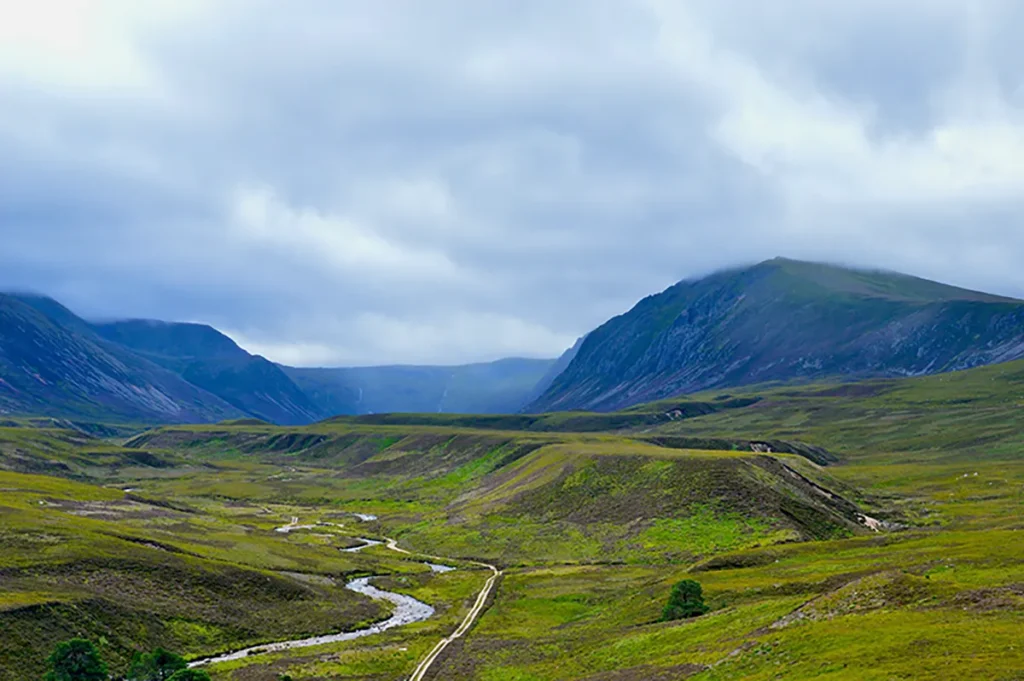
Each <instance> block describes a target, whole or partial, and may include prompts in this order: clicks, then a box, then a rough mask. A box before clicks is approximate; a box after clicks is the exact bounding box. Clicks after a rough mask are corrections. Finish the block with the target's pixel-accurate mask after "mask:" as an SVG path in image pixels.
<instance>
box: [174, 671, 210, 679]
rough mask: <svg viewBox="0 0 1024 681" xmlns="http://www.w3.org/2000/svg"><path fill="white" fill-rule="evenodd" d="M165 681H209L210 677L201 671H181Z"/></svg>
mask: <svg viewBox="0 0 1024 681" xmlns="http://www.w3.org/2000/svg"><path fill="white" fill-rule="evenodd" d="M167 681H210V675H209V674H207V673H206V672H205V671H203V670H202V669H182V670H181V671H180V672H175V673H174V675H173V676H171V678H169V679H168V680H167Z"/></svg>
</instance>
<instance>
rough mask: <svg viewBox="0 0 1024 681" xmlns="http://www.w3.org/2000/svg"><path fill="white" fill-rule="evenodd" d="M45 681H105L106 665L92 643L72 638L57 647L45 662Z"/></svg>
mask: <svg viewBox="0 0 1024 681" xmlns="http://www.w3.org/2000/svg"><path fill="white" fill-rule="evenodd" d="M46 662H47V664H48V665H49V666H50V671H48V672H47V673H46V681H107V678H108V677H107V665H106V664H104V662H103V660H102V659H100V654H99V651H98V650H96V646H94V645H93V644H92V641H87V640H85V639H84V638H73V639H71V640H70V641H65V642H63V643H60V644H58V645H57V647H56V648H55V649H54V651H53V654H52V655H50V657H49V658H48V659H47V660H46Z"/></svg>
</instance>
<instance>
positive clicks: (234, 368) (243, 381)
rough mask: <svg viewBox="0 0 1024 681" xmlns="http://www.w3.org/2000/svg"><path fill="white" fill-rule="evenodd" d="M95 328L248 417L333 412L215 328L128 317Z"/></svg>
mask: <svg viewBox="0 0 1024 681" xmlns="http://www.w3.org/2000/svg"><path fill="white" fill-rule="evenodd" d="M93 328H94V329H95V330H96V332H97V333H98V334H100V335H101V336H103V337H104V338H106V339H107V340H110V341H113V342H115V343H118V344H120V345H122V346H124V347H127V348H130V349H132V350H134V351H135V352H137V353H138V354H140V355H142V356H143V357H145V358H146V359H149V360H150V361H152V362H154V363H156V364H159V365H160V366H163V367H165V368H167V369H169V370H171V371H174V372H175V373H177V374H178V375H179V376H181V377H182V378H183V379H184V380H186V381H188V382H189V383H191V384H193V385H195V386H198V387H200V388H202V389H204V390H207V391H208V392H211V393H213V394H214V395H217V396H218V397H220V398H221V399H223V400H224V401H225V402H227V403H228V404H231V405H232V406H234V407H236V408H237V409H239V410H240V411H242V412H244V413H245V414H247V415H250V416H255V417H257V418H259V419H263V420H265V421H269V422H271V423H277V424H281V425H297V424H303V423H310V422H311V421H316V420H318V419H321V418H324V417H325V416H332V415H333V412H324V411H321V410H320V409H319V408H318V407H317V406H316V405H315V404H314V403H313V402H312V400H310V398H309V397H308V396H307V395H306V394H305V393H304V392H303V391H302V390H301V389H300V388H299V387H298V386H297V385H295V383H294V382H293V381H292V380H291V379H290V378H289V377H288V376H287V375H286V374H285V372H284V371H282V370H281V368H280V367H278V366H277V365H276V364H274V363H273V362H271V361H269V360H267V359H265V358H263V357H260V356H259V355H250V354H249V353H248V352H246V351H245V350H243V349H242V348H240V347H238V345H237V344H236V343H235V342H234V341H233V340H231V339H230V338H228V337H227V336H225V335H224V334H222V333H221V332H220V331H217V330H216V329H214V328H213V327H210V326H206V325H203V324H184V323H174V322H161V321H153V320H126V321H118V322H108V323H102V324H95V325H93Z"/></svg>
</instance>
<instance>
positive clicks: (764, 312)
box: [529, 259, 1024, 411]
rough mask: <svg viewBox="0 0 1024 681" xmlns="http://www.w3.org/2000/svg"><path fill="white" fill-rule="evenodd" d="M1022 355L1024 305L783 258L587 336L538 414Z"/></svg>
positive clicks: (692, 286) (689, 288) (664, 298)
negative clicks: (776, 383)
mask: <svg viewBox="0 0 1024 681" xmlns="http://www.w3.org/2000/svg"><path fill="white" fill-rule="evenodd" d="M1021 356H1024V302H1022V301H1018V300H1013V299H1009V298H1002V297H998V296H992V295H988V294H985V293H978V292H975V291H967V290H964V289H960V288H956V287H952V286H946V285H944V284H939V283H936V282H931V281H927V280H923V279H918V278H914V277H909V276H906V275H902V274H896V273H889V272H877V271H862V270H852V269H846V268H841V267H835V266H830V265H821V264H815V263H804V262H797V261H792V260H784V259H776V260H771V261H768V262H764V263H761V264H760V265H756V266H754V267H750V268H746V269H739V270H729V271H724V272H719V273H717V274H713V275H710V276H708V277H705V278H703V279H698V280H689V281H683V282H680V283H679V284H676V285H675V286H672V287H671V288H669V289H667V290H665V291H663V292H662V293H659V294H657V295H654V296H650V297H648V298H645V299H644V300H642V301H640V302H639V303H638V304H637V305H636V306H635V307H634V308H633V309H632V310H630V311H629V312H627V313H626V314H624V315H621V316H619V317H615V318H614V319H612V320H610V321H608V322H607V323H606V324H604V325H602V326H601V327H599V328H598V329H596V330H595V331H593V332H592V333H591V334H589V335H588V336H587V338H586V340H585V341H584V342H583V344H582V346H581V347H580V348H579V351H578V353H577V355H576V357H575V358H574V359H573V361H572V362H571V363H570V364H569V366H568V368H567V369H566V370H565V371H564V372H563V373H562V374H561V375H560V376H559V377H558V378H557V379H555V381H554V382H553V383H552V385H551V387H550V388H548V390H547V391H546V392H545V393H544V394H543V395H542V396H541V397H540V398H538V400H537V401H535V402H534V403H533V404H532V405H530V407H529V410H530V411H550V410H556V409H557V410H578V409H598V410H612V409H621V408H624V407H628V406H631V405H635V404H638V403H642V402H647V401H651V400H654V399H659V398H665V397H669V396H671V395H678V394H680V393H692V392H698V391H701V390H708V389H714V388H723V387H733V386H741V385H750V384H757V383H764V382H768V381H794V380H803V381H807V380H815V379H817V380H822V379H831V380H835V379H843V380H850V379H858V378H868V377H901V376H912V375H919V374H930V373H938V372H944V371H951V370H956V369H963V368H969V367H972V366H978V365H983V364H990V363H996V362H1001V361H1006V360H1011V359H1017V358H1020V357H1021Z"/></svg>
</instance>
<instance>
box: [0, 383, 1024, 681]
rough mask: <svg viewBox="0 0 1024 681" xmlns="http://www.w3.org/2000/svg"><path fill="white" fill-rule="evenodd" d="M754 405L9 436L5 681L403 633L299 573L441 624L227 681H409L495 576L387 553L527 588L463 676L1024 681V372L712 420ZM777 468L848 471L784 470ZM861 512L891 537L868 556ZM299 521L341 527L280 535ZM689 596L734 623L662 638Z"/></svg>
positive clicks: (2, 468)
mask: <svg viewBox="0 0 1024 681" xmlns="http://www.w3.org/2000/svg"><path fill="white" fill-rule="evenodd" d="M730 400H739V401H738V402H734V403H733V405H732V406H731V407H730V408H728V409H716V410H701V409H697V408H694V410H693V411H692V412H691V413H688V414H686V415H685V418H684V417H676V418H673V419H669V418H666V417H664V415H665V413H666V411H668V410H669V408H670V407H672V406H673V405H678V404H679V402H678V401H669V402H664V403H656V404H652V405H645V406H642V407H639V408H637V409H634V410H631V411H630V412H629V413H628V414H626V416H625V417H621V416H622V415H607V416H609V417H614V418H608V419H605V420H604V421H603V423H604V425H603V426H601V427H608V428H612V427H614V428H626V430H622V431H618V432H593V431H592V427H596V426H595V424H597V422H598V421H601V420H602V419H604V417H605V416H606V415H596V416H595V419H594V420H588V419H589V418H590V417H589V416H588V415H585V414H584V415H551V416H546V417H543V418H544V419H547V420H546V421H543V423H545V425H544V426H537V423H540V422H539V421H532V422H530V424H529V427H530V428H534V429H533V430H525V429H521V430H516V429H515V428H513V427H511V426H512V424H513V420H514V419H517V418H519V417H508V418H505V417H493V418H492V417H483V418H485V419H486V420H485V421H480V420H475V419H474V418H471V417H454V416H447V415H442V416H439V417H437V418H434V417H431V418H429V419H427V418H426V417H424V418H422V419H420V420H419V422H417V420H416V419H410V418H406V419H404V420H403V421H401V422H394V421H393V420H391V419H388V418H384V417H380V418H378V419H349V420H338V421H335V422H331V423H324V424H317V425H314V426H310V427H306V428H275V427H272V426H266V425H260V424H254V423H237V424H218V425H215V426H205V427H173V428H166V429H161V430H158V431H154V432H151V433H146V434H144V435H142V436H140V437H138V438H135V439H134V440H132V441H130V442H129V443H128V446H126V447H125V446H119V445H118V444H116V443H114V442H108V441H103V440H97V439H95V438H90V437H85V436H83V435H82V434H80V433H79V434H75V435H73V436H72V435H70V434H67V433H64V432H61V431H55V430H52V429H50V430H48V429H45V428H43V429H38V428H32V429H29V428H19V427H13V426H12V427H9V428H0V490H2V494H0V577H2V579H3V584H4V589H3V590H2V591H0V634H2V635H0V641H5V642H4V643H2V644H0V681H8V679H10V680H11V681H14V679H18V680H19V681H20V679H22V678H25V677H26V676H37V675H38V673H39V672H40V670H41V666H40V664H41V660H42V659H43V658H44V657H45V654H46V652H48V648H49V647H52V645H53V643H54V642H55V641H56V640H59V639H60V638H62V637H70V636H71V635H73V634H78V633H84V634H86V635H89V636H91V637H92V638H94V639H96V640H99V639H100V637H102V638H103V640H104V641H106V643H105V644H104V651H105V653H106V654H107V655H108V656H109V657H110V658H111V660H112V661H113V662H114V667H115V669H122V668H123V665H124V661H125V659H126V657H127V655H128V654H129V652H130V650H131V649H133V648H139V647H147V646H150V647H151V646H153V645H156V644H160V645H167V646H170V647H172V648H176V649H178V650H180V651H182V652H184V653H186V654H188V655H200V654H209V653H212V652H215V651H218V650H223V649H226V648H229V647H234V646H239V645H246V644H250V643H252V642H257V641H267V640H272V639H275V638H281V637H284V638H292V637H295V636H301V635H306V634H309V633H325V630H330V629H337V628H345V627H354V626H359V623H360V622H365V621H366V620H371V619H374V618H376V617H380V616H382V614H383V611H382V610H381V609H380V608H378V607H377V606H374V605H373V604H370V603H368V602H366V601H365V600H363V599H361V598H358V597H356V596H354V595H353V594H350V593H349V592H346V591H344V590H343V589H340V588H336V587H334V588H332V587H326V586H322V585H321V586H310V585H309V584H308V583H306V582H303V581H301V580H298V579H296V578H295V577H294V576H290V575H294V574H295V573H303V574H307V575H317V576H321V577H332V578H334V579H336V580H338V581H339V582H342V581H344V580H345V579H347V578H348V577H350V576H352V575H357V574H378V575H385V577H382V578H380V579H379V583H380V584H381V585H382V586H384V587H386V588H389V589H391V590H398V591H404V592H407V593H410V594H413V595H415V596H416V597H418V598H421V599H422V600H424V601H427V602H429V603H431V604H433V605H435V607H437V608H438V615H437V616H436V617H435V618H432V619H431V620H428V621H426V622H423V623H419V624H416V625H413V626H411V627H407V628H402V629H397V630H392V631H389V632H387V633H386V634H383V635H380V636H375V637H370V638H367V639H361V640H358V641H352V642H348V643H344V644H336V645H331V646H325V647H323V648H319V649H307V650H300V651H291V652H289V653H282V654H275V655H266V656H254V657H251V658H249V659H246V660H242V661H239V662H236V663H231V664H225V665H219V666H216V667H215V668H213V669H212V670H211V671H213V673H214V676H215V678H216V679H217V681H220V680H221V679H224V680H227V679H232V680H237V681H249V680H250V679H251V680H252V681H267V680H269V679H273V678H276V676H277V675H278V674H282V673H287V674H289V675H291V676H292V677H293V678H294V679H296V681H305V680H306V679H308V680H310V681H312V680H313V679H317V680H320V679H339V680H340V679H380V680H383V679H395V680H397V679H403V678H405V677H407V676H408V674H409V672H410V670H411V669H412V668H413V667H414V666H415V664H416V663H417V661H418V660H419V659H420V658H421V657H422V656H423V655H424V654H425V653H426V651H427V650H429V649H430V648H431V647H432V646H433V645H434V643H436V642H437V641H438V640H439V639H440V638H441V637H442V636H444V635H446V634H448V633H450V632H451V631H452V630H453V629H454V628H455V626H457V624H458V622H459V621H460V619H461V617H462V616H464V614H465V612H466V611H467V610H468V608H469V606H470V604H471V602H472V600H473V598H474V596H475V593H476V590H477V589H479V588H480V586H481V585H482V583H483V580H484V579H485V577H486V573H485V572H484V571H480V570H477V569H470V567H471V566H470V565H469V564H468V563H465V562H458V561H456V562H457V563H458V564H459V566H460V569H459V570H458V571H456V572H454V573H449V574H444V575H432V574H430V573H428V572H427V570H426V567H425V566H424V565H423V564H422V562H421V559H416V558H415V557H412V558H409V557H403V556H400V555H398V554H395V553H393V552H389V551H387V550H386V549H382V548H376V549H370V550H367V551H365V552H363V553H357V554H348V553H342V552H340V551H338V550H337V549H338V547H339V546H347V545H349V544H350V543H352V542H353V541H354V539H353V538H354V537H357V536H370V537H376V536H391V537H396V538H398V539H399V541H400V542H401V544H402V545H403V546H405V547H407V548H411V549H415V550H421V551H424V552H429V553H431V554H440V555H445V556H450V557H453V558H464V559H474V558H476V559H480V558H483V559H488V560H490V561H493V562H497V563H500V564H501V565H502V567H504V568H506V574H505V576H504V578H503V580H502V582H501V583H500V586H499V589H498V592H497V595H496V597H495V600H494V603H493V605H492V607H491V608H490V609H489V610H488V611H487V612H486V613H485V614H484V616H483V617H482V618H481V620H480V622H479V623H478V625H477V626H476V627H475V628H474V629H473V630H472V631H471V632H470V634H469V635H468V636H467V637H466V638H465V639H463V640H461V641H460V642H458V643H457V644H455V645H454V646H452V648H451V649H450V653H449V654H448V655H446V656H445V657H444V658H443V659H442V660H441V662H440V665H441V666H440V668H439V670H438V675H437V678H444V679H468V680H477V681H479V680H487V679H503V680H506V679H520V680H527V679H528V680H530V681H556V680H563V679H590V680H591V681H630V680H635V679H644V680H645V681H660V680H662V679H664V680H666V681H667V680H669V679H671V680H672V681H675V679H680V678H694V679H700V680H701V681H712V680H713V681H725V680H727V679H748V678H749V679H775V678H787V679H790V678H792V679H818V678H821V679H892V678H915V679H918V678H920V679H929V678H935V679H945V678H972V679H973V678H979V679H993V680H996V679H998V680H1002V681H1005V680H1009V679H1018V678H1022V677H1021V674H1020V670H1021V669H1022V668H1024V660H1022V659H1021V656H1022V653H1021V644H1020V643H1019V641H1018V639H1019V633H1020V631H1021V630H1022V625H1024V621H1022V620H1024V589H1022V588H1021V585H1024V553H1022V551H1021V548H1020V547H1021V537H1022V536H1024V534H1022V533H1024V520H1022V518H1024V456H1022V455H1021V454H1022V452H1024V441H1022V439H1021V438H1022V437H1024V436H1021V435H1020V433H1021V432H1024V430H1022V429H1021V426H1022V425H1024V423H1022V422H1021V421H1020V419H1021V418H1022V417H1021V416H1020V414H1021V408H1020V405H1021V404H1022V403H1024V364H1020V363H1013V364H1008V365H1002V366H996V367H987V368H983V369H979V370H974V371H971V372H964V373H961V374H948V375H943V376H934V377H929V378H923V379H911V380H907V381H874V382H868V383H862V384H852V385H826V384H820V385H809V386H796V387H794V386H781V387H779V386H775V387H765V388H752V389H749V390H746V391H743V392H739V391H733V394H732V396H730V397H725V396H724V395H723V394H709V395H702V396H696V397H694V398H692V399H690V400H688V402H690V403H691V404H703V403H721V402H726V401H730ZM637 414H639V415H640V418H637ZM598 417H600V418H598ZM620 417H621V418H620ZM531 418H532V417H531ZM556 423H557V424H560V425H561V426H565V427H566V428H571V427H578V428H579V429H580V430H581V431H590V432H571V430H566V429H563V430H553V429H550V428H551V427H552V424H556ZM572 424H575V426H573V425H572ZM612 424H613V425H612ZM542 427H543V428H544V429H543V430H541V428H542ZM634 429H635V430H634ZM752 441H771V442H778V443H809V445H815V446H820V447H823V448H825V449H826V450H827V451H828V452H829V453H832V454H836V455H838V456H839V457H840V459H841V460H840V463H838V464H837V465H831V466H827V467H822V466H819V465H817V464H815V463H813V462H812V459H813V458H814V456H816V454H814V452H816V451H818V450H813V451H812V450H811V449H807V450H806V451H804V454H809V455H811V456H801V455H798V454H772V455H770V456H766V455H759V454H756V453H754V452H751V451H749V448H750V443H751V442H752ZM692 443H710V444H711V445H713V448H712V449H710V450H702V449H699V448H698V449H688V448H686V447H687V446H689V445H691V444H692ZM805 446H806V445H803V444H801V445H800V447H805ZM140 449H141V450H142V451H144V452H146V453H148V454H149V455H151V456H152V457H153V458H152V459H148V461H149V463H150V464H156V465H141V464H140V463H139V461H140V459H139V458H138V457H137V453H138V451H139V450H140ZM794 451H795V448H794ZM26 462H30V463H31V466H44V468H41V469H38V470H25V469H26ZM55 464H64V465H63V466H60V465H55ZM45 466H49V467H45ZM816 485H817V486H819V487H815V486H816ZM125 487H131V488H134V491H133V492H131V493H130V494H125V493H124V492H122V491H121V488H125ZM823 490H825V491H828V493H830V494H833V495H835V497H836V498H834V499H828V498H827V497H826V495H825V491H823ZM354 512H360V513H375V514H377V515H379V516H380V519H379V521H376V522H369V523H363V522H360V521H358V520H356V519H355V518H354V516H352V515H351V514H352V513H354ZM857 512H865V513H868V514H869V515H872V516H873V517H875V518H879V519H882V520H885V521H888V522H889V523H891V525H890V526H889V527H890V529H887V530H886V531H884V532H882V533H872V532H869V531H867V530H866V529H864V528H863V527H861V526H859V525H858V524H857V523H856V522H853V521H851V516H852V515H854V514H855V513H857ZM293 516H297V517H299V518H300V521H301V522H302V523H304V524H308V523H317V522H322V523H331V524H330V525H320V526H318V527H317V528H316V529H314V530H306V531H297V532H294V533H290V534H282V533H277V532H274V528H275V527H279V526H281V525H284V524H286V523H287V522H288V521H289V520H290V519H291V517H293ZM338 525H341V527H338ZM687 578H689V579H696V580H698V581H699V582H700V583H701V584H702V586H703V588H704V593H705V598H706V600H707V602H708V604H709V605H710V606H711V608H712V610H711V612H710V613H709V614H707V615H705V616H703V617H700V618H697V619H695V620H691V621H684V622H675V623H662V622H659V621H658V620H659V616H660V613H661V609H662V606H663V605H664V602H665V599H666V598H667V596H668V593H669V590H670V589H671V586H672V585H673V584H674V583H676V582H678V581H679V580H681V579H687ZM236 603H242V604H244V605H245V607H241V608H240V607H235V606H233V605H232V604H236ZM780 674H782V676H781V677H780Z"/></svg>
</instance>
